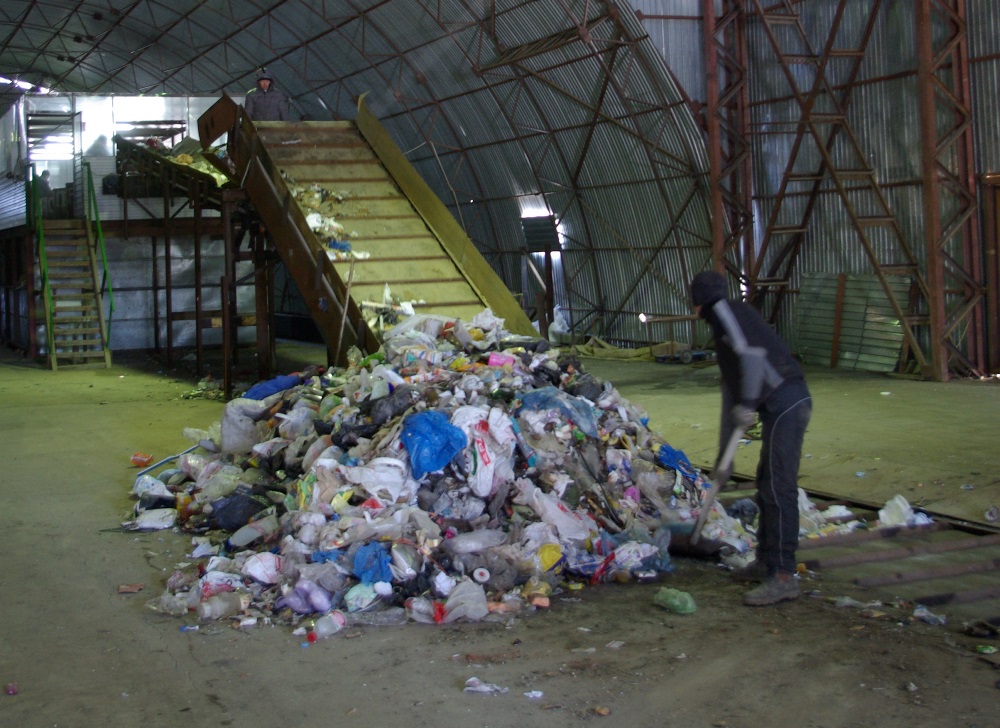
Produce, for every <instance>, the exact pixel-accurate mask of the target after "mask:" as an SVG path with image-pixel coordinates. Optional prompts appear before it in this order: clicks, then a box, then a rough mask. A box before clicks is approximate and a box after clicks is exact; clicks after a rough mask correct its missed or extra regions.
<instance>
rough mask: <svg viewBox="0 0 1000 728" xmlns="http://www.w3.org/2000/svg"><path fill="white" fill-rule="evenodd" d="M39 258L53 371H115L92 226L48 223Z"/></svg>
mask: <svg viewBox="0 0 1000 728" xmlns="http://www.w3.org/2000/svg"><path fill="white" fill-rule="evenodd" d="M39 258H40V260H41V262H42V266H41V267H42V276H43V288H42V290H43V296H44V299H45V325H46V330H47V331H46V333H47V340H48V361H49V367H50V368H51V369H53V370H55V369H58V368H59V366H60V365H61V366H63V367H71V366H75V367H85V366H104V367H110V366H111V349H110V348H109V346H108V330H107V325H106V323H105V319H104V306H103V302H102V300H101V286H100V283H99V278H98V274H97V260H96V257H95V254H94V245H93V233H92V231H91V229H90V226H89V225H88V224H87V223H86V222H85V221H84V220H76V219H68V220H43V221H42V227H41V234H40V235H39Z"/></svg>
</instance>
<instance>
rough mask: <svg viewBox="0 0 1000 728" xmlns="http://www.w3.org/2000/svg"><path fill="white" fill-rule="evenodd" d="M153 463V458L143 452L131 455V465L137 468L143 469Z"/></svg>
mask: <svg viewBox="0 0 1000 728" xmlns="http://www.w3.org/2000/svg"><path fill="white" fill-rule="evenodd" d="M152 462H153V456H152V455H147V454H146V453H144V452H136V453H132V464H133V465H135V466H136V467H137V468H144V467H146V466H147V465H149V464H150V463H152Z"/></svg>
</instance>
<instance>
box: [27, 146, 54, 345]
mask: <svg viewBox="0 0 1000 728" xmlns="http://www.w3.org/2000/svg"><path fill="white" fill-rule="evenodd" d="M28 175H29V176H28V179H27V180H26V182H27V195H26V196H25V200H26V202H27V206H28V209H27V220H28V225H29V226H31V227H32V228H34V230H35V240H36V242H37V244H38V273H39V275H40V276H41V281H42V301H43V302H44V305H45V341H46V345H47V347H48V355H49V356H50V357H51V356H53V353H54V352H55V334H54V332H53V331H52V320H53V319H54V318H55V301H53V300H52V288H51V286H50V283H49V259H48V256H47V254H46V251H45V226H44V225H43V224H42V196H41V195H40V194H39V192H38V179H39V177H38V175H37V174H36V172H35V165H34V164H33V163H32V164H31V165H29V167H28Z"/></svg>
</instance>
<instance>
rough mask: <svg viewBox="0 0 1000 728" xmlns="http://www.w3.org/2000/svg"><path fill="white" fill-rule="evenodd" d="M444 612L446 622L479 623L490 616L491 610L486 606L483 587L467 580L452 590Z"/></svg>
mask: <svg viewBox="0 0 1000 728" xmlns="http://www.w3.org/2000/svg"><path fill="white" fill-rule="evenodd" d="M444 611H445V617H444V621H445V622H454V621H455V620H457V619H467V620H469V621H470V622H478V621H479V620H480V619H482V618H483V617H485V616H486V615H487V614H489V608H488V607H487V605H486V591H485V590H484V589H483V587H482V585H480V584H477V583H476V582H474V581H472V580H471V579H467V580H465V581H463V582H461V583H459V584H457V585H456V586H455V588H454V589H452V590H451V594H449V595H448V601H446V602H445V604H444Z"/></svg>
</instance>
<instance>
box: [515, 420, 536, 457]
mask: <svg viewBox="0 0 1000 728" xmlns="http://www.w3.org/2000/svg"><path fill="white" fill-rule="evenodd" d="M510 426H511V429H512V430H514V438H515V439H516V440H517V449H518V450H520V451H521V455H522V456H524V461H525V462H526V463H527V464H528V467H529V468H533V467H535V463H536V462H537V460H538V458H537V456H536V455H535V449H534V448H533V447H531V445H529V444H528V441H527V440H525V439H524V433H523V432H521V425H519V424H518V422H517V419H516V418H514V417H511V418H510Z"/></svg>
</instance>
